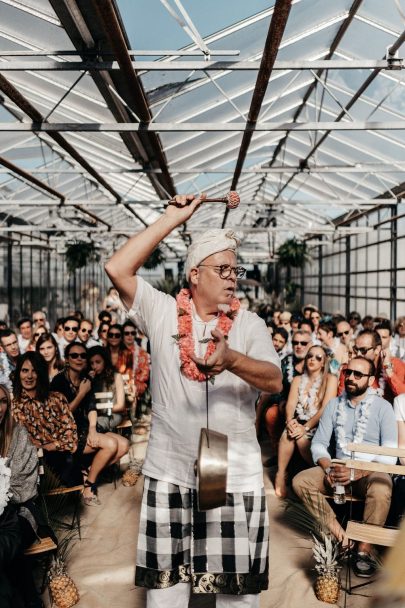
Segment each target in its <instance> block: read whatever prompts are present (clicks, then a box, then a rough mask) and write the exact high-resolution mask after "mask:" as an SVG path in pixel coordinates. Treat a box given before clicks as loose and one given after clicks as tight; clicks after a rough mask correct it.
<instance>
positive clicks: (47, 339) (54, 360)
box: [35, 333, 63, 382]
mask: <svg viewBox="0 0 405 608" xmlns="http://www.w3.org/2000/svg"><path fill="white" fill-rule="evenodd" d="M35 350H36V352H37V353H39V354H40V355H42V356H43V358H44V359H45V361H46V363H47V365H48V376H49V382H50V381H51V380H52V378H53V377H54V376H56V374H59V372H60V371H61V369H63V361H62V359H61V358H60V353H59V347H58V343H57V342H56V340H55V338H54V337H53V335H52V334H49V333H44V334H41V335H40V337H39V338H38V340H37V343H36V346H35Z"/></svg>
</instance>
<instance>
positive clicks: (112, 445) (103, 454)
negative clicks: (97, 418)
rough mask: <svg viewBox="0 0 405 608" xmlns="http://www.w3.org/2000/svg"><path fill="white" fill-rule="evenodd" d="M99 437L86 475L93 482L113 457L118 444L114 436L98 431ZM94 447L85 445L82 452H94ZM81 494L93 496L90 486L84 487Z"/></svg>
mask: <svg viewBox="0 0 405 608" xmlns="http://www.w3.org/2000/svg"><path fill="white" fill-rule="evenodd" d="M98 437H99V448H98V449H97V451H96V454H95V456H94V458H93V462H92V463H91V467H90V470H89V474H88V477H87V481H88V482H89V483H95V482H96V481H97V477H98V475H99V474H100V472H101V471H102V470H103V469H104V468H105V467H106V466H107V465H108V464H109V463H110V461H112V459H113V458H114V457H115V455H116V453H117V449H118V444H117V442H116V441H115V440H114V438H111V437H108V436H107V435H103V434H102V433H98ZM94 451H95V450H94V448H91V447H90V446H88V445H86V447H85V449H84V454H91V453H92V452H94ZM83 496H85V497H88V498H91V496H93V492H92V491H91V488H90V487H85V488H84V491H83Z"/></svg>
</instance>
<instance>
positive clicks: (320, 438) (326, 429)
mask: <svg viewBox="0 0 405 608" xmlns="http://www.w3.org/2000/svg"><path fill="white" fill-rule="evenodd" d="M334 409H335V399H332V401H329V403H328V404H327V405H326V407H325V409H324V411H323V413H322V415H321V417H320V419H319V424H318V428H317V429H316V432H315V435H314V436H313V438H312V441H311V453H312V459H313V461H314V463H315V464H319V465H320V466H322V462H323V461H321V459H322V458H326V459H328V460H330V454H329V445H330V440H331V437H332V433H333V413H334Z"/></svg>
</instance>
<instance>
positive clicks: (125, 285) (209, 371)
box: [106, 195, 281, 608]
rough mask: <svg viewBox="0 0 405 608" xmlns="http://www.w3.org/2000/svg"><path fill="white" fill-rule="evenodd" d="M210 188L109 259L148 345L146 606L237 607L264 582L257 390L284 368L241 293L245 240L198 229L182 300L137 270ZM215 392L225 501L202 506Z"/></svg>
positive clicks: (275, 380)
mask: <svg viewBox="0 0 405 608" xmlns="http://www.w3.org/2000/svg"><path fill="white" fill-rule="evenodd" d="M204 198H205V195H201V196H200V197H198V198H195V197H194V196H193V195H186V196H179V195H178V196H176V197H175V199H174V200H173V201H171V202H170V204H169V205H168V206H167V207H166V210H165V212H164V213H163V215H161V216H160V218H159V219H158V220H157V221H155V222H154V223H152V224H150V225H149V227H148V228H146V229H145V230H144V231H142V232H138V234H136V235H135V236H133V237H132V238H130V239H129V241H128V242H127V243H126V244H125V245H124V246H123V247H121V249H119V250H118V251H116V252H115V253H114V255H113V257H112V258H111V260H110V261H109V262H108V263H107V265H106V271H107V274H108V275H109V276H110V278H111V280H112V282H113V284H114V285H115V287H116V288H117V290H118V292H119V294H120V296H121V299H122V300H123V302H124V304H125V305H126V308H127V309H129V313H128V314H129V317H130V318H132V319H133V320H134V321H135V323H136V325H137V327H139V328H140V329H141V331H143V332H144V333H145V334H146V335H147V336H148V338H149V339H150V343H151V357H152V369H153V374H152V380H151V392H152V403H153V405H152V426H151V435H150V439H149V443H148V448H147V454H146V459H145V462H144V466H143V473H144V476H145V485H144V493H143V502H142V515H141V521H140V528H139V538H138V552H137V568H136V579H135V581H136V585H137V586H143V587H146V588H147V606H148V608H161V607H162V606H165V608H187V607H188V605H189V596H190V590H191V591H192V592H193V593H201V592H205V593H215V594H216V606H217V608H225V607H228V606H229V607H231V606H241V605H242V601H241V597H240V596H241V595H243V596H244V598H243V606H245V607H251V608H254V607H255V608H258V606H259V594H260V591H261V590H263V589H266V588H267V585H268V574H267V563H268V517H267V511H266V506H265V504H266V500H265V493H264V487H263V468H262V463H261V454H260V447H259V444H258V442H257V439H256V432H255V401H256V399H257V396H258V392H259V391H265V392H268V393H277V392H279V391H280V390H281V371H280V362H279V359H278V356H277V354H276V352H275V350H274V347H273V344H272V341H271V336H270V334H269V332H268V331H267V329H266V325H265V322H264V320H263V319H261V318H259V317H258V316H257V315H256V314H253V313H251V312H249V311H247V310H243V309H242V308H241V307H240V305H239V302H238V300H237V299H236V298H235V290H236V282H237V279H238V278H242V277H243V276H244V274H245V269H244V268H243V267H242V266H240V265H239V264H238V262H237V252H236V249H237V246H238V244H239V241H238V239H237V238H236V235H235V233H234V232H233V231H232V230H230V229H222V230H221V229H211V230H210V229H208V230H207V231H206V232H204V233H202V234H201V235H200V236H199V237H198V238H196V239H194V241H193V242H192V244H191V245H190V246H189V247H188V255H187V259H186V264H185V276H186V279H187V281H188V284H189V286H190V289H189V290H182V291H181V292H180V294H179V295H178V296H177V300H175V299H174V298H172V297H171V296H169V295H167V294H163V293H161V292H159V291H158V290H157V289H155V288H153V287H152V286H151V285H149V284H148V283H147V282H146V281H144V280H143V279H142V278H141V277H139V276H138V274H137V272H138V270H139V269H140V268H141V266H142V265H143V263H144V262H145V260H147V258H148V257H149V256H150V255H151V253H152V251H153V250H154V249H155V248H156V246H157V245H158V244H159V243H160V242H161V241H162V240H163V239H165V238H166V237H168V235H169V234H170V233H171V232H172V231H173V230H175V229H177V228H178V227H179V226H180V225H181V224H183V223H184V222H187V221H188V220H189V219H190V218H191V217H192V216H193V214H194V212H195V211H196V210H197V209H198V207H199V206H200V205H201V203H203V201H204ZM205 209H207V207H206V206H205ZM225 336H227V337H225ZM209 379H210V380H209ZM212 383H213V385H212ZM207 399H208V413H209V428H210V429H212V430H215V431H218V432H221V433H226V434H227V437H228V474H227V484H226V492H227V496H228V499H227V503H226V505H224V506H221V507H217V508H215V509H211V510H208V511H204V512H202V511H199V510H198V506H197V502H196V480H195V473H194V463H195V460H196V458H197V455H198V443H199V437H200V430H201V428H205V427H207ZM156 504H159V508H158V509H156V508H155V505H156ZM242 522H243V523H242ZM250 522H252V524H253V522H254V524H253V527H252V525H251V523H250ZM163 579H164V580H165V584H164V585H162V582H161V581H162V580H163ZM206 580H210V581H212V584H211V583H210V584H208V585H206V584H205V582H204V581H206ZM162 587H165V588H162ZM190 587H191V589H190Z"/></svg>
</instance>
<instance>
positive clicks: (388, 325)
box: [374, 319, 392, 334]
mask: <svg viewBox="0 0 405 608" xmlns="http://www.w3.org/2000/svg"><path fill="white" fill-rule="evenodd" d="M378 329H388V331H389V332H390V334H392V327H391V321H389V320H388V319H383V320H382V321H381V322H380V323H379V324H378V325H376V326H375V327H374V330H375V331H377V330H378Z"/></svg>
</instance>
